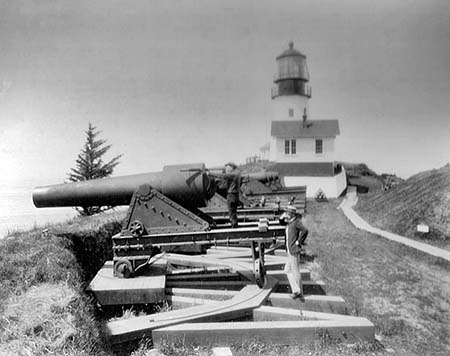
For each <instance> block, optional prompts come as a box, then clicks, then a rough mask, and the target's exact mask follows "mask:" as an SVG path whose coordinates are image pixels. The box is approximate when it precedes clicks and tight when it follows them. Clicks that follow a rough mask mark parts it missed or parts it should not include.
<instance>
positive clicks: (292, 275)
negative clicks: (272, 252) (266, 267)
mask: <svg viewBox="0 0 450 356" xmlns="http://www.w3.org/2000/svg"><path fill="white" fill-rule="evenodd" d="M284 210H285V213H284V214H283V215H282V217H281V218H280V219H285V220H286V223H287V227H286V251H287V256H288V262H287V263H286V266H285V267H284V273H286V276H287V278H288V280H289V284H290V286H291V291H292V294H290V297H291V298H292V299H296V298H300V299H302V300H303V299H304V298H303V291H302V276H301V274H300V268H299V257H300V256H299V255H300V252H301V246H302V244H303V243H304V242H305V240H306V237H307V236H308V229H307V228H306V227H305V226H304V225H303V224H302V216H301V215H300V214H298V213H297V208H296V207H295V206H292V205H288V206H287V207H286V208H285V209H284Z"/></svg>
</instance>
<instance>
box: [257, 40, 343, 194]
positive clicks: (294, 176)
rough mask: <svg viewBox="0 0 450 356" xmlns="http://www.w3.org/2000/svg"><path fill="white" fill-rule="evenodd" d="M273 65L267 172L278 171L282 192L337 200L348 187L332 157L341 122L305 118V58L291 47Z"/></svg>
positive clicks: (308, 94)
mask: <svg viewBox="0 0 450 356" xmlns="http://www.w3.org/2000/svg"><path fill="white" fill-rule="evenodd" d="M276 60H277V66H278V73H277V74H276V75H275V77H274V83H275V86H274V87H273V88H272V101H273V106H274V116H273V120H272V125H271V139H270V146H269V159H270V161H273V162H275V166H274V167H272V168H271V170H275V171H278V172H279V174H280V176H281V177H282V180H283V181H284V184H285V186H286V187H292V186H299V185H306V186H307V190H306V195H307V197H309V198H311V197H314V196H315V195H316V193H317V192H318V191H319V190H322V191H323V192H324V193H325V195H326V196H327V197H328V198H336V197H338V196H339V195H341V193H342V192H343V191H344V190H345V188H346V186H347V183H346V175H345V171H344V169H343V167H341V166H340V165H337V164H336V163H335V157H334V145H335V140H336V137H337V136H338V135H339V134H340V131H339V121H338V120H311V119H309V109H308V100H309V99H310V98H311V87H310V86H309V84H308V82H309V73H308V68H307V66H306V56H305V55H303V54H302V53H300V52H299V51H297V50H296V49H295V48H294V44H293V43H292V42H291V43H289V48H288V49H287V50H285V51H284V52H283V53H281V54H280V55H279V56H278V57H277V58H276ZM263 147H264V146H263ZM266 148H267V147H266Z"/></svg>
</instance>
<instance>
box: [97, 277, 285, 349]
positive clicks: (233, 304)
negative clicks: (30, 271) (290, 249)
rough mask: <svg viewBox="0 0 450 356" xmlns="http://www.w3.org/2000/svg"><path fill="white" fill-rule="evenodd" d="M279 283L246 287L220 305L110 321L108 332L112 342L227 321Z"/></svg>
mask: <svg viewBox="0 0 450 356" xmlns="http://www.w3.org/2000/svg"><path fill="white" fill-rule="evenodd" d="M276 283H277V281H276V280H274V279H269V281H268V283H267V284H266V286H265V287H264V288H263V289H260V288H259V287H258V286H256V285H249V286H246V287H245V288H243V289H242V290H241V291H240V292H239V293H237V294H236V295H235V296H234V297H233V298H231V299H229V300H226V301H222V302H219V303H217V304H211V305H201V306H194V307H191V308H186V309H181V310H174V311H169V312H164V313H158V314H152V315H145V316H139V317H135V318H130V319H125V320H115V321H111V322H108V323H107V324H106V333H107V335H108V337H109V339H110V341H111V343H113V344H117V343H121V342H125V341H130V340H135V339H140V338H142V337H149V336H151V331H152V330H154V329H157V328H161V327H166V326H170V325H176V324H179V323H186V322H188V323H193V322H204V321H212V320H214V321H223V320H232V319H235V318H238V317H243V316H246V315H249V314H251V310H252V309H254V308H257V307H259V306H261V305H262V304H263V303H264V302H265V300H266V299H267V298H268V297H269V295H270V293H271V292H272V290H273V288H274V287H275V286H276Z"/></svg>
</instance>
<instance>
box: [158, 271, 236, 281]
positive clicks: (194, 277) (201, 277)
mask: <svg viewBox="0 0 450 356" xmlns="http://www.w3.org/2000/svg"><path fill="white" fill-rule="evenodd" d="M210 280H216V281H239V280H241V275H240V274H239V273H235V272H234V273H233V272H222V273H208V274H206V273H192V274H174V275H172V274H168V275H167V276H166V283H167V282H170V281H210Z"/></svg>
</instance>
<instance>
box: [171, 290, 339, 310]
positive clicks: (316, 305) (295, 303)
mask: <svg viewBox="0 0 450 356" xmlns="http://www.w3.org/2000/svg"><path fill="white" fill-rule="evenodd" d="M166 293H167V291H166ZM267 304H268V305H272V306H274V307H281V308H293V309H299V310H310V311H317V312H324V313H336V314H346V313H347V308H346V306H345V300H344V299H343V298H342V297H338V296H331V295H306V296H305V301H304V302H303V301H301V300H300V299H292V298H291V297H289V295H288V294H285V293H272V294H271V295H270V298H269V300H268V302H267Z"/></svg>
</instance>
